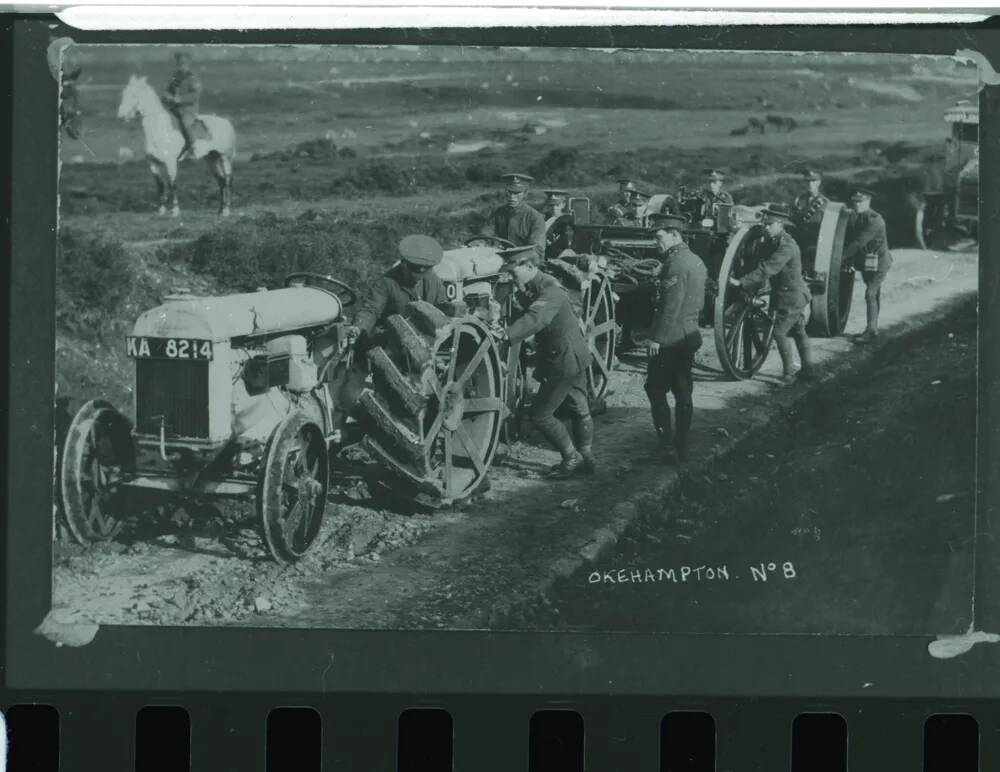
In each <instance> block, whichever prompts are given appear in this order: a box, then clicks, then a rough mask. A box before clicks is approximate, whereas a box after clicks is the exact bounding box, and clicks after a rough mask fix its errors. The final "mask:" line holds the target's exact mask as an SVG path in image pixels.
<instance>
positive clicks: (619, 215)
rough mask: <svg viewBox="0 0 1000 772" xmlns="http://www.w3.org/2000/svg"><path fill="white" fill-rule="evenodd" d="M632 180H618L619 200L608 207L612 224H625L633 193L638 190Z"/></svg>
mask: <svg viewBox="0 0 1000 772" xmlns="http://www.w3.org/2000/svg"><path fill="white" fill-rule="evenodd" d="M637 189H638V188H637V186H636V184H635V182H633V181H632V180H618V202H617V203H616V204H615V205H614V206H612V207H610V208H609V209H608V217H609V218H610V219H611V223H612V225H624V224H625V220H626V219H627V218H628V211H629V209H630V207H631V205H632V193H633V192H634V191H635V190H637Z"/></svg>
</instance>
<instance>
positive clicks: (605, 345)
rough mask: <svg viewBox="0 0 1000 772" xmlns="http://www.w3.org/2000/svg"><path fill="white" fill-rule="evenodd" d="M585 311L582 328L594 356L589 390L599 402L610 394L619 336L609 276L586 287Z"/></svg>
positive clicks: (593, 281)
mask: <svg viewBox="0 0 1000 772" xmlns="http://www.w3.org/2000/svg"><path fill="white" fill-rule="evenodd" d="M581 311H582V315H581V317H580V327H581V329H582V330H583V335H584V337H585V338H586V340H587V346H588V347H589V348H590V353H591V355H592V356H593V362H592V363H591V365H590V369H589V370H587V391H588V393H589V395H590V399H591V400H592V401H593V400H599V399H603V398H604V396H605V395H606V394H607V392H608V383H609V381H610V379H611V368H612V367H613V366H614V362H615V343H616V342H617V336H618V330H617V325H616V322H615V297H614V291H613V290H612V288H611V282H610V281H609V279H608V277H607V276H604V275H599V276H597V277H596V278H592V279H591V280H590V282H589V283H587V284H585V285H584V287H583V302H582V308H581Z"/></svg>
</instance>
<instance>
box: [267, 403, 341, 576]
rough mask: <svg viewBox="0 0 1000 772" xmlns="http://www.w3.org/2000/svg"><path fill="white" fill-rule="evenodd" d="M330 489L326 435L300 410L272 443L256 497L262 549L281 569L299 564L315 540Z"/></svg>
mask: <svg viewBox="0 0 1000 772" xmlns="http://www.w3.org/2000/svg"><path fill="white" fill-rule="evenodd" d="M329 485H330V459H329V451H328V448H327V444H326V438H325V437H324V435H323V431H322V429H320V427H319V425H318V424H317V423H316V422H315V420H313V418H312V417H310V416H309V415H308V414H307V413H306V412H304V411H302V410H296V411H295V412H293V413H291V414H289V415H288V416H286V417H285V418H284V419H283V420H282V421H281V423H280V424H278V427H277V428H276V429H275V430H274V432H273V433H272V434H271V438H270V439H269V440H268V443H267V448H266V450H265V460H264V465H263V467H262V470H261V478H260V482H259V484H258V491H257V516H258V518H259V519H260V525H261V531H262V532H263V536H264V544H265V545H266V546H267V550H268V552H270V553H271V556H272V557H273V558H274V559H275V560H277V561H278V562H279V563H290V562H293V561H295V560H298V559H299V558H301V557H302V556H303V555H305V554H306V552H307V551H308V550H309V548H310V547H311V546H312V544H313V542H314V541H315V540H316V537H317V536H318V535H319V530H320V527H321V526H322V525H323V514H324V512H325V510H326V496H327V492H328V490H329Z"/></svg>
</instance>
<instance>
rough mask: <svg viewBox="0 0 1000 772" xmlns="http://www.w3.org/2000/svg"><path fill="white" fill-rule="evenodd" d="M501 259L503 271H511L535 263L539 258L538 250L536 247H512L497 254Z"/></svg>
mask: <svg viewBox="0 0 1000 772" xmlns="http://www.w3.org/2000/svg"><path fill="white" fill-rule="evenodd" d="M497 254H498V255H500V257H502V258H503V269H502V270H508V271H509V270H510V269H511V268H514V266H517V265H523V264H524V263H533V262H535V258H537V257H538V250H537V249H535V247H534V246H532V245H528V246H525V247H511V248H510V249H501V250H500V251H498V252H497Z"/></svg>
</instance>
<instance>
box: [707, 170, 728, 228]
mask: <svg viewBox="0 0 1000 772" xmlns="http://www.w3.org/2000/svg"><path fill="white" fill-rule="evenodd" d="M705 174H706V175H707V177H708V188H707V189H705V190H702V192H701V196H702V200H703V201H704V202H705V203H704V209H703V210H702V217H711V216H712V205H713V204H732V203H733V197H732V196H731V195H730V194H729V191H726V190H723V189H722V186H723V185H724V184H725V182H726V175H725V174H723V173H722V172H720V171H719V170H718V169H706V170H705Z"/></svg>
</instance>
